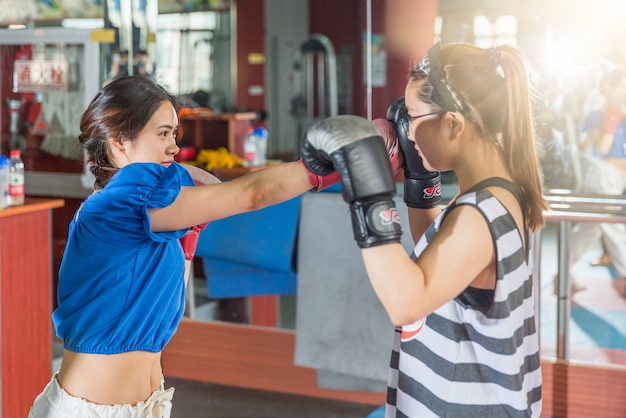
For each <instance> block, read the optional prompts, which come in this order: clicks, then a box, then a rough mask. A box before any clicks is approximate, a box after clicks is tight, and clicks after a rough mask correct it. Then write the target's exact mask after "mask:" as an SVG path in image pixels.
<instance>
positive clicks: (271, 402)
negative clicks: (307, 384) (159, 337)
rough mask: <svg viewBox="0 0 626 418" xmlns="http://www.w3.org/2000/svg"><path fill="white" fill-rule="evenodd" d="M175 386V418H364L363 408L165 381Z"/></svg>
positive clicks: (370, 407) (368, 410)
mask: <svg viewBox="0 0 626 418" xmlns="http://www.w3.org/2000/svg"><path fill="white" fill-rule="evenodd" d="M166 385H167V386H174V387H175V388H176V389H175V392H174V400H173V408H172V417H173V418H192V417H193V418H204V417H207V418H208V417H211V418H250V417H255V418H283V417H285V418H362V417H367V416H368V415H370V414H371V413H372V412H373V411H374V410H376V409H377V406H376V405H364V404H356V403H349V402H341V401H336V400H330V399H319V398H313V397H308V396H298V395H286V394H282V393H277V392H268V391H261V390H251V389H243V388H236V387H230V386H222V385H215V384H212V383H205V382H194V381H190V380H181V379H173V378H167V377H166Z"/></svg>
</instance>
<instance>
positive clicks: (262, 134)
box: [254, 127, 269, 166]
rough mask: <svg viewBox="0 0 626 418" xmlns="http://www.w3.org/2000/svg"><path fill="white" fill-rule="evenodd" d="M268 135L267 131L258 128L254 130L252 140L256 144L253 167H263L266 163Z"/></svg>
mask: <svg viewBox="0 0 626 418" xmlns="http://www.w3.org/2000/svg"><path fill="white" fill-rule="evenodd" d="M268 137H269V134H268V132H267V129H265V128H263V127H260V128H256V129H255V130H254V139H255V142H256V158H255V161H254V165H257V166H258V165H265V164H266V163H267V140H268Z"/></svg>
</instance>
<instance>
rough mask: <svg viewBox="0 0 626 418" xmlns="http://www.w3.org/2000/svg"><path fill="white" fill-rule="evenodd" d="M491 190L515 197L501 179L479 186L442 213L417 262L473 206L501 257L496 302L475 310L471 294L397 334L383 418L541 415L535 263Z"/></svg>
mask: <svg viewBox="0 0 626 418" xmlns="http://www.w3.org/2000/svg"><path fill="white" fill-rule="evenodd" d="M490 185H497V186H499V187H504V188H506V189H507V190H510V191H511V192H513V193H514V194H515V196H518V194H517V190H516V189H515V186H513V184H511V183H510V182H508V181H506V180H504V179H500V178H492V179H488V180H487V181H485V182H481V183H480V184H479V185H476V186H475V187H473V188H472V189H471V190H470V191H468V192H467V193H465V194H463V195H462V196H460V197H459V198H458V199H457V200H456V201H455V202H454V203H451V204H450V205H449V206H448V207H447V208H446V209H444V211H442V213H441V214H439V216H438V217H437V218H436V220H435V221H434V222H433V224H432V225H431V226H430V227H429V229H428V230H427V231H426V232H425V233H424V235H423V236H422V237H421V239H420V240H419V241H418V243H417V245H416V247H415V250H414V255H413V256H414V257H417V256H419V254H421V252H422V251H423V250H424V248H425V247H426V246H427V245H428V243H429V241H431V240H432V238H433V237H434V236H435V234H436V233H437V231H438V230H439V228H440V226H441V223H442V221H443V219H444V218H445V216H446V214H447V213H450V211H452V210H453V209H454V208H455V207H457V206H459V205H471V206H473V207H475V208H476V209H478V210H479V211H480V213H481V214H482V215H483V217H484V218H485V221H486V222H487V224H488V225H489V229H490V231H491V235H492V237H493V242H494V248H495V251H496V261H497V269H496V270H497V278H496V286H495V292H494V293H493V302H491V303H489V304H487V305H486V306H485V307H480V306H475V305H476V304H472V303H471V302H469V301H470V300H471V299H472V298H471V297H469V296H471V294H470V293H471V292H472V290H474V291H476V290H477V289H474V288H471V287H470V288H468V289H466V291H464V292H463V293H462V294H461V295H459V296H458V297H457V298H455V299H453V300H451V301H449V302H447V303H446V304H444V305H443V306H441V307H440V308H438V309H436V310H435V311H434V312H433V313H432V314H430V315H428V316H427V317H425V318H423V319H422V320H419V321H417V322H416V323H414V324H411V325H404V326H403V327H402V328H397V329H396V332H395V336H394V343H393V349H392V356H391V366H390V371H389V382H388V388H387V401H386V409H385V417H386V418H392V417H411V418H413V417H420V418H422V417H451V418H452V417H454V418H458V417H463V418H465V417H480V418H487V417H498V418H500V417H539V416H540V413H541V384H542V378H541V363H540V356H539V338H538V334H537V329H536V324H535V303H534V297H533V280H532V259H530V258H529V256H528V255H529V251H527V250H526V249H525V248H524V245H523V241H522V238H521V235H520V233H519V230H518V228H517V225H516V223H515V221H514V219H513V217H512V216H511V214H510V213H509V212H508V210H507V209H506V208H505V207H504V206H503V205H502V204H501V203H500V201H499V200H497V199H496V198H495V197H494V196H493V194H491V192H489V191H488V190H481V189H482V188H484V187H487V186H490ZM518 200H519V197H518ZM526 242H527V243H528V240H526Z"/></svg>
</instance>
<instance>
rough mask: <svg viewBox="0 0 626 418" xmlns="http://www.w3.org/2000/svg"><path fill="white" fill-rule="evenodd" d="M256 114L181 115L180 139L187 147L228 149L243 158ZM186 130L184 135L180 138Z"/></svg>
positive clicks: (187, 113)
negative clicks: (245, 142)
mask: <svg viewBox="0 0 626 418" xmlns="http://www.w3.org/2000/svg"><path fill="white" fill-rule="evenodd" d="M256 116H257V115H256V113H255V112H246V113H212V114H201V113H200V112H196V113H190V112H187V111H185V112H183V113H182V114H181V113H179V127H178V129H179V138H181V140H183V141H184V142H185V144H186V145H187V146H191V147H194V148H196V149H197V150H201V149H219V148H221V147H224V148H226V149H227V150H228V151H229V152H231V153H233V154H236V155H238V156H239V157H243V143H244V141H245V139H246V133H247V132H248V127H249V126H250V124H251V122H252V121H254V120H255V119H256ZM183 130H184V135H183V136H180V134H181V131H183Z"/></svg>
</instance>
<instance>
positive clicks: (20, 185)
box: [9, 149, 24, 206]
mask: <svg viewBox="0 0 626 418" xmlns="http://www.w3.org/2000/svg"><path fill="white" fill-rule="evenodd" d="M9 156H10V158H11V167H10V168H9V206H17V205H23V204H24V162H23V161H22V157H21V154H20V150H18V149H13V150H11V153H10V154H9Z"/></svg>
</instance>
